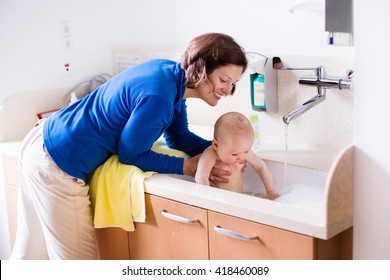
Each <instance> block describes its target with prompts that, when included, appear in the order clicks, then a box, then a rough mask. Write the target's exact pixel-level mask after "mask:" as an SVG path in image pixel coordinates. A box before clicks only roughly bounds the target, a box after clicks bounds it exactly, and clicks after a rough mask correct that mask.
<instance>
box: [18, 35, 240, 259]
mask: <svg viewBox="0 0 390 280" xmlns="http://www.w3.org/2000/svg"><path fill="white" fill-rule="evenodd" d="M246 67H247V60H246V57H245V53H244V51H243V49H242V48H241V47H240V46H239V45H238V44H237V43H236V42H235V41H234V39H233V38H231V37H230V36H228V35H225V34H219V33H208V34H204V35H201V36H198V37H195V38H194V39H193V40H192V41H191V42H190V43H189V45H188V47H187V49H186V51H185V53H184V55H183V59H182V62H181V63H177V62H174V61H170V60H164V59H156V60H151V61H148V62H145V63H142V64H140V65H137V66H135V67H132V68H130V69H128V70H125V71H123V72H121V73H119V74H118V75H116V76H115V77H114V78H112V79H111V80H110V81H108V82H107V83H105V84H103V85H102V86H100V87H99V88H97V89H96V90H95V91H94V92H92V93H90V94H89V95H87V96H86V97H84V98H83V99H82V100H79V101H78V102H76V103H74V104H72V105H70V106H68V107H66V108H64V109H62V110H60V111H59V112H57V113H55V114H53V115H51V116H50V117H49V118H48V119H46V120H45V121H43V122H40V123H38V124H37V125H36V127H34V128H33V130H32V131H31V132H30V133H29V134H28V135H27V136H26V138H25V141H24V144H23V148H22V157H21V174H22V180H21V181H22V183H21V195H20V202H19V210H18V211H19V217H18V219H19V220H18V230H17V237H16V242H15V246H14V249H13V252H12V256H11V258H13V259H47V258H49V259H95V258H96V248H95V236H94V229H93V224H92V213H91V208H90V200H89V195H88V185H87V183H86V181H87V178H88V176H89V175H90V174H91V173H92V172H93V171H94V170H95V169H96V168H97V167H98V166H99V165H101V164H102V163H104V162H105V161H106V160H107V159H108V158H109V157H110V156H111V155H112V154H118V156H119V160H120V161H121V162H122V163H124V164H130V165H136V166H138V167H139V168H141V169H142V170H144V171H156V172H159V173H177V174H184V175H191V176H194V175H195V172H196V168H197V163H198V159H199V157H198V156H197V155H198V154H200V153H202V152H203V150H204V149H206V148H207V147H208V146H209V145H210V144H211V142H210V141H206V140H204V139H202V138H200V137H198V136H196V135H195V134H193V133H191V132H190V131H189V130H188V121H187V114H186V103H185V100H186V99H187V98H200V99H202V100H203V101H205V102H206V103H208V104H209V105H210V106H215V105H217V103H218V101H219V99H220V98H221V97H222V96H228V95H231V94H233V92H234V90H235V86H236V83H237V81H238V80H239V79H240V78H241V76H242V74H243V72H244V71H245V70H246ZM162 134H164V136H165V138H166V141H167V144H168V146H170V147H171V148H174V149H178V150H181V151H183V152H185V153H187V154H188V155H190V156H191V157H190V158H188V159H183V158H176V157H170V156H167V155H162V154H158V153H155V152H153V151H152V150H151V147H152V144H153V143H154V142H155V141H156V140H157V139H158V138H159V137H160V136H161V135H162Z"/></svg>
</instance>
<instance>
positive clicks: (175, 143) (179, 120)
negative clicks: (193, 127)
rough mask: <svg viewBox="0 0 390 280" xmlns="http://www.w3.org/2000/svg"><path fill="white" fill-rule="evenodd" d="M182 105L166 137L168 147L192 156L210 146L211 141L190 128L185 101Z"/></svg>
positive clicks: (166, 132)
mask: <svg viewBox="0 0 390 280" xmlns="http://www.w3.org/2000/svg"><path fill="white" fill-rule="evenodd" d="M181 106H182V107H181V110H180V113H179V114H178V115H177V116H176V118H175V119H174V120H173V122H172V124H171V125H170V126H169V127H168V128H167V130H166V131H165V134H164V137H165V140H166V142H167V145H168V147H170V148H173V149H176V150H179V151H182V152H185V153H186V154H188V155H190V156H196V155H198V154H200V153H202V152H203V151H204V150H205V149H206V148H207V147H209V146H210V145H211V141H208V140H205V139H203V138H201V137H199V136H198V135H196V134H194V133H192V132H191V131H190V130H189V129H188V119H187V109H186V104H185V102H183V103H182V105H181Z"/></svg>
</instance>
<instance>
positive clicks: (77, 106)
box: [43, 59, 211, 180]
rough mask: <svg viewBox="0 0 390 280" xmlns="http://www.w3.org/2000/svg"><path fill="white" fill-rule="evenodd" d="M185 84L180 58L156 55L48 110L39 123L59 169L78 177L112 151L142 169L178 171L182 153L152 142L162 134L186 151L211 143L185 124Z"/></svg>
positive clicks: (196, 150)
mask: <svg viewBox="0 0 390 280" xmlns="http://www.w3.org/2000/svg"><path fill="white" fill-rule="evenodd" d="M184 90H185V86H184V71H183V69H181V65H180V63H177V62H173V61H170V60H163V59H156V60H151V61H148V62H145V63H142V64H139V65H137V66H134V67H132V68H129V69H127V70H125V71H123V72H121V73H119V74H118V75H116V76H115V77H113V78H112V79H111V80H110V81H108V82H106V83H105V84H103V85H101V86H100V87H99V88H97V89H96V90H95V91H94V92H92V93H90V94H88V95H87V96H86V97H84V98H83V99H81V100H79V101H77V102H76V103H74V104H72V105H70V106H68V107H65V108H63V109H62V110H60V111H58V112H56V113H55V114H52V115H51V116H50V117H49V118H48V119H47V120H46V122H45V124H44V131H43V136H44V142H45V146H46V149H47V151H48V153H49V155H50V156H51V158H52V159H53V160H54V162H55V163H56V164H57V165H58V166H59V167H60V168H61V169H62V170H63V171H65V172H66V173H68V174H70V175H71V176H74V177H77V178H80V179H83V180H86V179H87V178H88V176H89V174H91V173H92V172H93V171H94V170H95V169H96V168H97V167H98V166H99V165H101V164H102V163H104V162H105V161H106V160H107V159H108V158H109V157H110V156H111V155H112V154H118V156H119V160H120V161H121V162H122V163H125V164H131V165H136V166H138V167H139V168H141V169H142V170H144V171H156V172H159V173H176V174H183V163H184V159H182V158H176V157H171V156H167V155H162V154H158V153H155V152H153V151H151V147H152V145H153V143H154V142H155V141H156V140H157V139H158V138H159V137H160V136H161V135H162V134H164V137H165V140H166V142H167V144H168V146H169V147H171V148H174V149H177V150H181V151H183V152H185V153H187V154H188V155H190V156H195V155H197V154H199V153H201V152H203V150H204V149H205V148H207V147H208V146H209V145H210V144H211V142H210V141H207V140H205V139H202V138H200V137H198V136H196V135H195V134H193V133H191V132H190V131H189V130H188V120H187V112H186V105H185V100H184V99H183V95H184Z"/></svg>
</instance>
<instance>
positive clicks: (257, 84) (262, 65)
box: [247, 53, 281, 114]
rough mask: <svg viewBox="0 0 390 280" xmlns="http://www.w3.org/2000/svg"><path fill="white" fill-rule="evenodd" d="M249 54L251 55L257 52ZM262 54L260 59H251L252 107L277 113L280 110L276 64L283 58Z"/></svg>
mask: <svg viewBox="0 0 390 280" xmlns="http://www.w3.org/2000/svg"><path fill="white" fill-rule="evenodd" d="M247 54H248V55H249V56H251V54H256V53H247ZM257 55H260V54H257ZM260 56H261V58H260V60H259V59H257V60H254V59H253V58H252V59H251V58H250V59H249V66H248V69H249V71H250V91H251V92H250V93H251V105H252V109H253V110H255V111H266V112H268V113H272V114H276V113H277V112H278V84H277V77H276V69H275V68H274V64H275V62H276V61H277V62H281V60H280V58H278V57H271V58H269V57H265V56H263V55H260ZM251 60H253V62H251Z"/></svg>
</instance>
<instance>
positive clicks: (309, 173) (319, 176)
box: [170, 160, 328, 204]
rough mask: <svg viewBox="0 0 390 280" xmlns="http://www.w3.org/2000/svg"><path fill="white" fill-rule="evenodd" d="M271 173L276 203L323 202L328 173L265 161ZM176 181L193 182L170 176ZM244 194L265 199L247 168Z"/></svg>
mask: <svg viewBox="0 0 390 280" xmlns="http://www.w3.org/2000/svg"><path fill="white" fill-rule="evenodd" d="M265 163H266V165H267V167H268V168H269V170H270V171H271V173H272V177H273V179H274V182H275V185H276V188H277V190H278V193H279V194H280V197H279V198H277V199H276V200H274V201H276V202H280V203H290V204H307V203H318V202H323V201H324V200H325V185H326V179H327V176H328V172H325V171H320V170H315V169H310V168H303V167H298V166H294V165H287V166H285V165H284V164H283V163H278V162H272V161H268V160H266V161H265ZM170 176H172V177H175V178H177V179H181V180H186V181H189V182H194V178H193V177H190V176H180V175H170ZM244 182H245V184H244V192H243V193H244V194H247V195H252V196H256V197H260V198H265V197H266V191H265V188H264V185H263V183H262V181H261V179H260V177H259V176H258V175H257V173H256V172H255V171H254V170H253V169H252V167H251V166H248V167H247V168H246V170H245V172H244Z"/></svg>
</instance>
